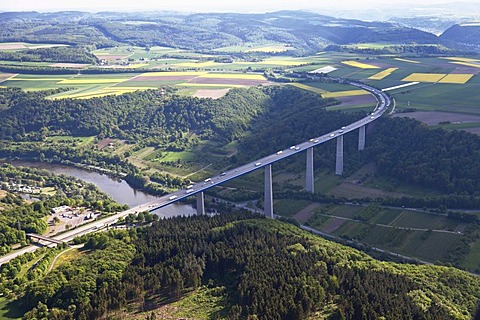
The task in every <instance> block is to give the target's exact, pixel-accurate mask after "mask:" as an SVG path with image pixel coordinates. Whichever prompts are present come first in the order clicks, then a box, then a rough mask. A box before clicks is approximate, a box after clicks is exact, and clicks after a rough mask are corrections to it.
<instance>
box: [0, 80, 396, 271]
mask: <svg viewBox="0 0 480 320" xmlns="http://www.w3.org/2000/svg"><path fill="white" fill-rule="evenodd" d="M331 79H332V80H335V81H338V82H340V83H344V84H349V85H352V86H355V87H358V88H360V89H363V90H366V91H368V92H370V93H371V94H372V95H373V96H374V97H375V98H376V100H377V105H376V106H375V109H374V110H373V111H372V113H371V114H369V115H368V116H366V117H365V118H362V119H360V120H358V121H356V122H354V123H351V124H349V125H348V126H345V127H342V128H339V129H337V130H334V131H331V132H329V133H326V134H324V135H322V136H319V137H313V138H311V139H310V140H308V141H304V142H301V143H299V144H297V145H294V146H291V147H289V148H287V149H284V150H279V151H278V152H276V153H274V154H271V155H269V156H266V157H263V158H261V159H257V160H255V161H252V162H250V163H247V164H244V165H242V166H240V167H237V168H235V169H232V170H229V171H226V172H222V173H220V174H218V175H216V176H213V177H211V178H208V179H205V180H204V181H201V182H197V183H195V184H193V185H191V186H189V187H188V188H186V189H181V190H178V191H176V192H174V193H170V194H168V195H165V196H162V197H159V198H158V199H156V200H154V201H151V202H147V203H145V204H142V205H139V206H136V207H134V208H131V209H128V210H126V211H122V212H119V213H116V214H114V215H111V216H108V217H106V218H104V219H101V220H97V221H94V222H92V223H89V224H86V225H82V226H79V227H77V228H75V229H73V230H69V231H67V232H65V233H62V234H60V235H56V236H53V237H51V238H50V239H51V240H52V241H50V242H68V241H70V240H72V239H73V238H75V237H77V236H81V235H84V234H87V233H90V232H95V231H97V230H98V229H100V228H102V227H104V226H108V225H111V224H113V223H115V222H117V221H118V219H120V218H123V217H126V216H127V215H129V214H136V213H139V212H143V211H154V210H157V209H160V208H163V207H166V206H168V205H171V204H173V203H175V202H178V201H180V200H182V199H185V198H188V197H191V196H193V195H195V196H196V198H197V214H205V205H204V192H205V191H206V190H208V189H210V188H213V187H215V186H217V185H220V184H222V183H225V182H227V181H230V180H233V179H235V178H238V177H241V176H243V175H246V174H248V173H250V172H253V171H255V170H261V169H263V170H265V201H264V213H265V216H267V217H269V218H273V189H272V164H273V163H275V162H277V161H281V160H282V159H285V158H288V157H291V156H293V155H295V154H298V153H301V152H305V151H306V152H307V162H306V181H305V190H306V191H307V192H311V193H313V192H314V175H313V173H314V167H313V151H314V148H315V147H316V146H319V145H321V144H323V143H325V142H327V141H330V140H333V139H336V143H337V149H336V165H335V173H336V174H337V175H342V173H343V136H344V135H345V134H347V133H350V132H352V131H355V130H357V129H358V150H359V151H361V150H363V149H364V148H365V127H366V125H367V124H369V123H371V122H373V121H375V120H376V119H378V118H379V117H380V116H382V114H383V113H384V112H385V111H386V110H387V109H388V107H389V106H390V105H391V103H392V101H391V99H390V97H389V96H388V95H387V94H386V93H385V92H383V91H382V90H381V89H377V88H374V87H371V86H368V85H366V84H363V83H360V82H355V81H347V80H343V79H337V78H331ZM37 238H38V237H37ZM36 249H38V247H37V246H33V245H32V246H27V247H24V248H22V249H20V250H17V251H15V252H12V253H10V254H7V255H5V256H3V257H0V265H1V264H3V263H5V262H7V261H10V260H11V259H13V258H15V257H17V256H19V255H21V254H23V253H26V252H32V251H34V250H36Z"/></svg>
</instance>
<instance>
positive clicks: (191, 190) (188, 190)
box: [185, 189, 194, 193]
mask: <svg viewBox="0 0 480 320" xmlns="http://www.w3.org/2000/svg"><path fill="white" fill-rule="evenodd" d="M193 191H194V190H193V189H187V191H186V192H185V193H192V192H193Z"/></svg>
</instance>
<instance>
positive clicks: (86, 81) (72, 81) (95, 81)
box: [58, 78, 130, 84]
mask: <svg viewBox="0 0 480 320" xmlns="http://www.w3.org/2000/svg"><path fill="white" fill-rule="evenodd" d="M127 80H130V78H125V79H113V78H112V79H77V78H75V79H66V80H62V81H60V82H58V84H101V83H120V82H124V81H127Z"/></svg>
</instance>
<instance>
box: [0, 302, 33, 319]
mask: <svg viewBox="0 0 480 320" xmlns="http://www.w3.org/2000/svg"><path fill="white" fill-rule="evenodd" d="M26 311H27V310H25V309H24V308H23V305H22V303H21V301H20V300H13V301H9V300H7V298H4V297H2V298H0V318H1V319H5V318H7V319H21V318H22V317H23V315H24V314H25V312H26Z"/></svg>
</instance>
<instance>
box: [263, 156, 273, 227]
mask: <svg viewBox="0 0 480 320" xmlns="http://www.w3.org/2000/svg"><path fill="white" fill-rule="evenodd" d="M264 198H265V201H264V204H263V207H264V214H265V216H266V217H267V218H272V219H273V188H272V165H268V166H265V194H264Z"/></svg>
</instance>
